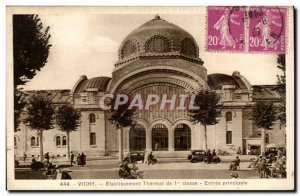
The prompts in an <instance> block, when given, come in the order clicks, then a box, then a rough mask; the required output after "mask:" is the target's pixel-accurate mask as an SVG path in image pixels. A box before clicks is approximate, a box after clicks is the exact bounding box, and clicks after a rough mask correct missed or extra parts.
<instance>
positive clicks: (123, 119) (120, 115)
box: [108, 96, 136, 162]
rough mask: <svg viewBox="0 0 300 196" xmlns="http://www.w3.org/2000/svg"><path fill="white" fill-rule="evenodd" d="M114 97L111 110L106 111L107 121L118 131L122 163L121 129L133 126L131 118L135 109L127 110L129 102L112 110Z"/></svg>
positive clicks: (112, 101) (114, 101)
mask: <svg viewBox="0 0 300 196" xmlns="http://www.w3.org/2000/svg"><path fill="white" fill-rule="evenodd" d="M115 103H116V96H114V98H113V99H112V100H111V105H112V107H111V109H110V110H109V111H108V120H109V121H110V122H111V123H112V124H114V125H115V126H116V128H117V129H118V130H119V161H120V162H122V161H123V128H124V127H131V126H132V125H134V124H135V121H134V119H133V116H134V114H135V110H136V108H132V109H129V108H128V107H129V105H130V101H128V102H127V103H126V104H123V105H120V106H119V107H118V108H117V109H115V108H114V105H115Z"/></svg>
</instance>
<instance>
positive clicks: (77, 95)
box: [15, 16, 285, 157]
mask: <svg viewBox="0 0 300 196" xmlns="http://www.w3.org/2000/svg"><path fill="white" fill-rule="evenodd" d="M118 56H119V60H118V61H117V62H116V63H115V68H114V71H113V73H112V77H111V78H110V77H95V78H90V79H88V78H87V77H86V76H81V77H80V78H79V80H78V81H77V82H76V84H75V85H74V87H73V89H71V90H47V91H39V93H44V94H45V96H48V97H49V98H50V99H51V100H52V101H53V103H54V104H66V103H71V104H73V105H74V107H75V108H78V109H80V111H81V114H82V117H81V118H82V119H81V121H82V123H81V125H80V127H79V128H78V130H77V131H76V132H72V133H71V134H70V148H71V151H74V152H75V153H76V152H84V153H85V154H87V156H89V157H97V156H114V155H116V153H117V152H118V145H119V144H118V143H119V140H118V132H117V129H116V127H114V125H112V124H111V123H110V122H109V121H108V119H107V115H106V112H105V111H103V110H101V109H100V108H99V99H100V98H101V96H103V95H104V94H106V93H110V94H117V93H122V92H126V93H128V94H130V95H131V96H134V95H137V94H139V95H141V96H146V95H148V94H158V95H163V94H167V95H170V96H171V95H174V94H178V95H179V94H189V93H191V92H193V91H195V90H197V89H201V88H209V89H211V90H214V91H216V92H217V93H218V94H219V95H220V97H221V102H222V116H221V117H220V121H219V123H218V124H216V125H214V126H209V127H208V130H207V138H208V148H209V149H217V150H221V151H227V152H229V153H235V152H236V151H237V150H238V149H239V148H240V149H241V150H242V152H243V154H247V153H249V152H250V150H253V149H256V148H257V149H258V148H259V146H260V137H261V136H260V130H259V129H257V128H256V127H254V126H253V123H252V121H251V120H250V114H251V108H252V105H253V104H254V103H255V101H257V100H267V101H272V102H275V103H276V102H278V101H279V95H278V93H277V92H276V85H260V86H257V85H256V86H255V85H251V84H250V83H249V81H247V79H246V78H245V77H243V76H242V75H241V74H240V73H239V72H237V71H236V72H234V73H233V74H232V75H225V74H222V73H216V74H209V75H208V74H207V69H206V68H205V66H204V62H203V61H202V60H201V58H200V57H199V56H201V54H199V49H198V45H197V43H196V41H195V39H194V38H193V37H192V36H191V35H190V34H189V33H188V32H186V31H185V30H184V29H182V28H180V27H178V26H176V25H174V24H171V23H169V22H167V21H165V20H163V19H161V18H160V17H159V16H156V17H155V18H154V19H152V20H150V21H148V22H146V23H145V24H143V25H142V26H140V27H139V28H137V29H136V30H134V31H133V32H131V33H130V34H129V35H128V36H127V37H126V38H125V39H124V41H123V42H122V43H121V45H120V48H119V51H118ZM220 63H221V62H220ZM208 67H209V65H208ZM35 93H37V91H26V92H24V94H25V95H24V96H25V97H24V98H25V99H29V98H30V97H31V96H32V95H34V94H35ZM135 118H136V119H137V120H136V125H134V126H132V127H129V128H124V133H123V134H124V135H123V139H124V141H123V148H124V151H125V153H126V152H128V151H143V150H145V149H146V150H147V151H154V152H155V154H156V155H157V156H165V157H180V156H186V154H187V151H190V150H196V149H203V144H204V142H203V140H204V128H203V126H201V125H200V124H196V125H195V124H192V123H191V122H190V120H189V115H188V111H186V110H180V111H178V110H172V111H169V110H161V109H160V108H159V107H154V108H152V110H151V111H150V110H149V111H143V112H137V113H136V114H135ZM20 129H21V131H18V132H16V133H15V154H16V156H17V157H20V156H23V154H24V153H26V154H27V156H30V157H31V156H38V154H39V143H38V135H37V132H36V131H35V130H30V129H29V128H28V127H26V126H25V125H20ZM43 137H44V138H43V140H44V152H50V154H52V155H53V156H66V153H67V149H66V135H65V133H63V132H61V131H59V130H58V128H57V127H55V128H54V129H53V130H49V131H45V132H44V134H43ZM266 142H267V143H269V144H271V143H275V144H277V145H281V146H284V145H285V129H284V128H281V127H280V126H279V123H278V122H277V123H276V124H275V125H274V128H273V130H271V131H267V135H266Z"/></svg>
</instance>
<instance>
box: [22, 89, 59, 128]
mask: <svg viewBox="0 0 300 196" xmlns="http://www.w3.org/2000/svg"><path fill="white" fill-rule="evenodd" d="M54 114H55V110H54V106H53V103H52V101H51V100H49V99H48V98H46V97H45V96H42V95H40V94H37V95H34V96H33V97H32V98H31V99H30V100H29V101H28V103H27V105H26V108H25V112H24V119H23V123H24V124H25V125H26V126H28V127H30V128H31V129H35V130H38V131H44V130H49V129H52V128H53V123H54Z"/></svg>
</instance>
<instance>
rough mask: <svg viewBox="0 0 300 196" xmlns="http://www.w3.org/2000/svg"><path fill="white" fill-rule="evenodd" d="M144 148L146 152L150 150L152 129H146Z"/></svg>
mask: <svg viewBox="0 0 300 196" xmlns="http://www.w3.org/2000/svg"><path fill="white" fill-rule="evenodd" d="M146 150H147V152H150V151H152V130H150V129H149V128H147V129H146Z"/></svg>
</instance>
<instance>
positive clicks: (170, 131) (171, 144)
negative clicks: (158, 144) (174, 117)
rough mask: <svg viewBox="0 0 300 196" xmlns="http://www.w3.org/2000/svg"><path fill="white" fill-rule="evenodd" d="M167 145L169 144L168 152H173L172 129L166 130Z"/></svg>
mask: <svg viewBox="0 0 300 196" xmlns="http://www.w3.org/2000/svg"><path fill="white" fill-rule="evenodd" d="M168 143H169V146H168V147H169V149H168V150H169V151H174V150H175V148H174V129H173V128H172V127H170V128H169V130H168Z"/></svg>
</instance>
